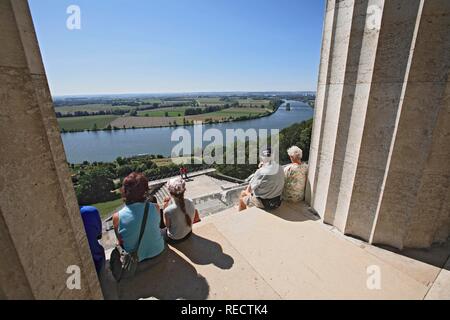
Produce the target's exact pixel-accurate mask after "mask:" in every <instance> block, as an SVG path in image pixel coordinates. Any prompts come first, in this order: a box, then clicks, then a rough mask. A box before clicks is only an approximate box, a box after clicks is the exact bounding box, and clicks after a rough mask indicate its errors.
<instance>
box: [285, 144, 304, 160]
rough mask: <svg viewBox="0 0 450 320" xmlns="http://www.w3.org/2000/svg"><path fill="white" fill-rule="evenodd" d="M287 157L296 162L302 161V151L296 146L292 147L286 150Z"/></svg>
mask: <svg viewBox="0 0 450 320" xmlns="http://www.w3.org/2000/svg"><path fill="white" fill-rule="evenodd" d="M287 153H288V155H289V157H291V158H294V159H298V160H302V158H303V151H302V149H300V148H299V147H297V146H292V147H290V148H289V149H288V151H287Z"/></svg>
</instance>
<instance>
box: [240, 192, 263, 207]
mask: <svg viewBox="0 0 450 320" xmlns="http://www.w3.org/2000/svg"><path fill="white" fill-rule="evenodd" d="M243 200H244V203H245V205H246V206H247V207H248V208H251V207H257V208H260V209H264V205H263V203H262V202H261V200H259V199H258V198H257V197H255V195H253V194H251V195H248V196H245V197H244V199H243Z"/></svg>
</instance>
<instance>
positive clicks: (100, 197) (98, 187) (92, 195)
mask: <svg viewBox="0 0 450 320" xmlns="http://www.w3.org/2000/svg"><path fill="white" fill-rule="evenodd" d="M113 189H114V182H113V175H112V174H111V172H109V171H108V170H107V169H105V168H95V169H92V170H90V171H88V172H85V174H84V175H82V176H80V178H79V180H78V185H77V186H76V187H75V192H76V195H77V199H78V203H79V204H80V205H88V204H95V203H98V202H106V201H111V200H113V199H114V198H116V196H115V195H114V193H112V192H111V191H112V190H113Z"/></svg>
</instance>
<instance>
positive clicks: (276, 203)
mask: <svg viewBox="0 0 450 320" xmlns="http://www.w3.org/2000/svg"><path fill="white" fill-rule="evenodd" d="M258 199H259V200H260V201H261V203H262V204H263V206H264V209H266V210H269V211H270V210H275V209H278V208H279V207H280V206H281V196H279V197H275V198H272V199H262V198H258Z"/></svg>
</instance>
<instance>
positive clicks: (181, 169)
mask: <svg viewBox="0 0 450 320" xmlns="http://www.w3.org/2000/svg"><path fill="white" fill-rule="evenodd" d="M183 175H184V167H183V166H181V167H180V178H181V179H183Z"/></svg>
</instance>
